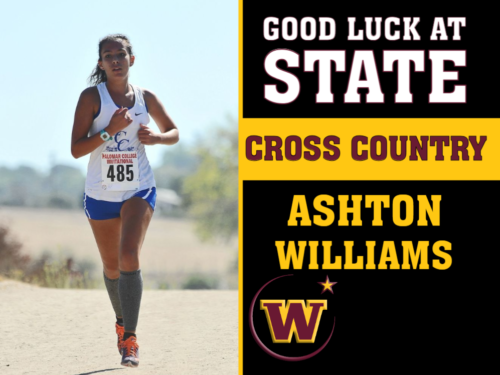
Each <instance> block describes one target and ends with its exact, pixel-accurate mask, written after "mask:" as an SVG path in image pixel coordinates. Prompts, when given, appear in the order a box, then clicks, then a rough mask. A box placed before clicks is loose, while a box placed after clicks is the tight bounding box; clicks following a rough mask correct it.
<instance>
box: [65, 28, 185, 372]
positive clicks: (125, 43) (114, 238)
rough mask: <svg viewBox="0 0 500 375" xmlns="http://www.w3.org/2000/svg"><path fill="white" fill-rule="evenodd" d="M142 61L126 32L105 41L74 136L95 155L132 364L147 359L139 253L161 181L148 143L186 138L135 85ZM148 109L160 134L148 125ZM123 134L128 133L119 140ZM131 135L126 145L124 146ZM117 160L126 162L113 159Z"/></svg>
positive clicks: (111, 268)
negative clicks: (140, 337)
mask: <svg viewBox="0 0 500 375" xmlns="http://www.w3.org/2000/svg"><path fill="white" fill-rule="evenodd" d="M134 62H135V56H134V54H133V51H132V45H131V43H130V40H129V39H128V37H126V36H125V35H122V34H113V35H108V36H106V37H104V38H103V39H101V40H100V42H99V60H98V63H97V66H96V67H95V70H94V72H93V73H92V75H91V77H90V79H89V80H90V81H91V83H93V84H95V86H91V87H89V88H87V89H85V90H84V91H83V92H82V95H81V96H80V99H79V101H78V105H77V108H76V113H75V122H74V126H73V136H72V140H71V152H72V154H73V156H74V157H75V158H79V157H82V156H84V155H87V154H89V153H90V154H91V156H90V162H89V166H88V171H87V180H86V186H85V197H84V209H85V213H86V215H87V217H88V219H89V223H90V226H91V227H92V231H93V233H94V236H95V239H96V242H97V246H98V248H99V252H100V254H101V258H102V263H103V267H104V280H105V285H106V289H107V290H108V294H109V298H110V299H111V303H112V305H113V309H114V311H115V314H116V319H117V321H116V333H117V335H118V350H119V351H120V353H121V354H122V361H121V364H122V365H123V366H128V367H137V366H138V365H139V344H138V343H137V338H136V334H135V330H136V327H137V320H138V316H139V309H140V304H141V296H142V276H141V270H140V265H139V253H140V250H141V246H142V243H143V241H144V237H145V235H146V230H147V228H148V225H149V222H150V220H151V217H152V214H153V210H154V207H155V201H156V186H155V180H154V176H153V171H152V169H151V166H150V165H149V161H148V158H147V156H146V151H145V148H144V145H153V144H165V145H172V144H175V143H177V141H178V140H179V131H178V129H177V127H176V126H175V125H174V123H173V122H172V120H171V119H170V117H169V116H168V114H167V113H166V112H165V109H164V107H163V105H162V103H161V102H160V101H159V99H158V98H157V97H156V96H155V94H153V93H152V92H151V91H148V90H146V89H142V88H139V87H137V86H133V85H131V84H129V73H130V68H131V67H132V66H133V65H134ZM148 114H151V116H152V117H153V118H154V120H155V122H156V124H157V125H158V127H159V130H160V132H159V133H158V132H153V131H152V130H151V129H150V128H149V127H148V126H147V124H148V123H149V116H148ZM119 135H123V136H124V137H127V138H123V139H120V140H119ZM124 141H125V143H126V145H125V146H124V147H126V151H124V150H122V149H121V148H120V146H121V144H122V143H124ZM108 150H112V151H111V152H108ZM117 151H118V152H117ZM108 156H109V157H118V158H115V159H107V158H106V157H108ZM101 161H102V163H101ZM109 161H111V162H117V163H118V164H106V162H109ZM108 167H109V168H108ZM114 167H116V171H117V176H115V173H114V169H115V168H114ZM125 169H126V173H125ZM120 175H122V176H123V177H120ZM125 176H126V177H125ZM134 176H136V177H134ZM115 180H116V181H115ZM107 181H109V182H110V183H111V184H109V187H107V185H106V184H107V183H108V182H107ZM131 181H132V183H130V182H131Z"/></svg>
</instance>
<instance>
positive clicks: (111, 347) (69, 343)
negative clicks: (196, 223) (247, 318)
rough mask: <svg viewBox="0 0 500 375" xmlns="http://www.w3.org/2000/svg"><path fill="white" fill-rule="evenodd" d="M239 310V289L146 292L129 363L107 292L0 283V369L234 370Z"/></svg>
mask: <svg viewBox="0 0 500 375" xmlns="http://www.w3.org/2000/svg"><path fill="white" fill-rule="evenodd" d="M237 314H238V292H237V291H160V290H158V291H156V290H146V291H144V294H143V300H142V306H141V313H140V317H139V326H138V330H137V335H138V339H139V340H138V342H139V345H140V354H141V355H140V360H141V363H140V366H139V368H137V369H129V368H124V367H122V366H120V355H119V354H118V351H117V348H116V335H115V333H114V317H113V312H112V308H111V303H110V302H109V299H108V297H107V294H106V291H105V290H74V289H45V288H38V287H34V286H30V285H26V284H21V283H17V282H13V281H8V280H7V281H0V374H2V375H4V374H5V375H11V374H15V375H18V374H37V375H49V374H50V375H66V374H68V375H77V374H78V375H90V374H101V373H102V374H109V375H113V374H116V375H120V374H122V373H125V372H133V373H134V374H136V375H141V374H154V375H163V374H176V375H177V374H204V375H211V374H213V375H215V374H217V375H225V374H231V375H233V374H237V373H238V316H237Z"/></svg>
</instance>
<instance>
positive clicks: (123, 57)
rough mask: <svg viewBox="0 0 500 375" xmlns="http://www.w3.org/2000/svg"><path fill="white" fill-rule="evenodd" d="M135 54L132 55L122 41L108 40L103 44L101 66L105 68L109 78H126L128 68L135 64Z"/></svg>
mask: <svg viewBox="0 0 500 375" xmlns="http://www.w3.org/2000/svg"><path fill="white" fill-rule="evenodd" d="M134 59H135V57H134V56H130V54H129V53H128V51H127V48H126V47H125V45H124V44H123V42H122V41H119V40H118V41H112V42H106V43H104V45H103V46H102V50H101V60H99V66H100V67H101V69H104V71H105V72H106V76H107V77H108V80H109V79H114V78H118V79H119V78H125V77H127V76H128V69H129V67H131V66H132V65H133V64H134Z"/></svg>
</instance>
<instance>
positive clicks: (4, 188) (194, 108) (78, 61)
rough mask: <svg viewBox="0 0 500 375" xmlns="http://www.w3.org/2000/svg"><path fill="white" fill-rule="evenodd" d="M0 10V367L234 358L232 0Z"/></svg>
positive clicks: (141, 367)
mask: <svg viewBox="0 0 500 375" xmlns="http://www.w3.org/2000/svg"><path fill="white" fill-rule="evenodd" d="M3 11H4V13H3V14H4V15H5V17H4V20H3V22H2V25H1V26H0V29H1V31H2V34H3V35H4V36H7V35H10V36H9V37H5V38H2V43H4V44H3V46H4V48H6V49H7V50H9V51H10V53H12V57H13V58H12V59H2V60H0V75H1V80H2V85H3V88H4V89H3V90H2V91H1V92H0V102H1V103H2V105H1V107H2V109H3V110H4V112H5V114H6V115H7V116H8V118H9V119H8V121H4V123H3V125H2V126H1V128H2V137H0V321H2V325H1V329H0V334H1V335H2V342H3V343H4V344H5V345H2V346H1V348H2V350H0V374H2V375H3V374H4V373H5V374H7V375H19V374H30V373H33V374H37V375H54V374H71V375H89V374H98V373H106V374H107V373H111V374H113V373H115V372H116V373H119V372H126V371H133V372H137V373H140V374H151V375H153V374H154V375H156V374H195V373H201V372H202V373H204V374H208V375H212V374H213V375H215V374H217V375H219V374H235V373H237V371H238V348H239V346H238V285H239V284H238V281H239V275H238V264H239V257H238V121H237V118H238V2H233V1H230V0H221V1H215V2H210V3H208V2H205V1H203V0H186V1H185V2H182V3H179V2H174V1H160V0H145V1H143V2H141V3H137V2H135V1H132V0H124V1H122V2H120V3H119V4H116V3H111V2H102V1H97V0H89V1H87V2H83V3H82V2H63V1H61V0H48V1H47V2H44V3H40V2H36V1H33V0H28V1H27V2H10V3H8V4H5V6H4V8H3ZM117 351H118V353H117Z"/></svg>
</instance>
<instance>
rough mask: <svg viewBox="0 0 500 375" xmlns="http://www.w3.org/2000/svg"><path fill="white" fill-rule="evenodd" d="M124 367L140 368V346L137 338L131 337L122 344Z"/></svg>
mask: <svg viewBox="0 0 500 375" xmlns="http://www.w3.org/2000/svg"><path fill="white" fill-rule="evenodd" d="M122 366H126V367H137V366H139V344H138V343H137V339H136V338H135V336H130V337H129V338H128V339H126V340H125V341H123V343H122Z"/></svg>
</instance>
